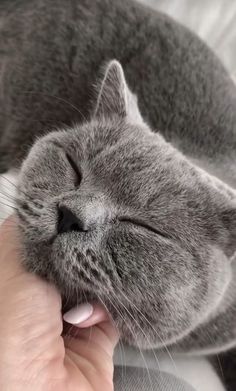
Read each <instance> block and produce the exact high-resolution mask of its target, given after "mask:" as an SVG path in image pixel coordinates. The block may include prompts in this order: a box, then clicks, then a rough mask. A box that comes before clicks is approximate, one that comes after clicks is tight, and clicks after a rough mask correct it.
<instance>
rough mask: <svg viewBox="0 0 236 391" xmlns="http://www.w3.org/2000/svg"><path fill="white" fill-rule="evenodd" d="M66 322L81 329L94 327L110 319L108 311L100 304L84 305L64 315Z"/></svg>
mask: <svg viewBox="0 0 236 391" xmlns="http://www.w3.org/2000/svg"><path fill="white" fill-rule="evenodd" d="M63 319H64V321H66V322H67V323H69V324H72V325H74V326H77V327H80V328H86V327H91V326H94V325H95V324H97V323H100V322H104V321H106V320H108V319H109V317H108V314H107V312H106V310H105V309H104V308H103V307H102V306H101V305H98V304H90V303H84V304H80V305H78V306H77V307H74V308H72V309H71V310H69V311H68V312H66V313H65V314H64V315H63Z"/></svg>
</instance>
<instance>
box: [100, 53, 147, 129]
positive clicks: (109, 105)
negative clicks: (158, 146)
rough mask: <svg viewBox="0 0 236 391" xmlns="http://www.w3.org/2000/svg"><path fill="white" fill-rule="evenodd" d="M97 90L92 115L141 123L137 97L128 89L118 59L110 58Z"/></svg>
mask: <svg viewBox="0 0 236 391" xmlns="http://www.w3.org/2000/svg"><path fill="white" fill-rule="evenodd" d="M98 91H99V92H98V97H97V102H96V107H95V110H94V117H96V118H111V117H114V116H119V117H120V118H127V119H128V120H129V121H131V122H134V123H143V119H142V116H141V114H140V111H139V108H138V103H137V98H136V96H135V95H134V94H133V93H132V92H131V91H130V89H129V87H128V85H127V83H126V80H125V75H124V71H123V68H122V66H121V64H120V63H119V62H118V61H116V60H112V61H110V62H109V63H108V65H107V67H106V69H105V75H104V78H103V80H102V83H101V84H100V86H99V90H98Z"/></svg>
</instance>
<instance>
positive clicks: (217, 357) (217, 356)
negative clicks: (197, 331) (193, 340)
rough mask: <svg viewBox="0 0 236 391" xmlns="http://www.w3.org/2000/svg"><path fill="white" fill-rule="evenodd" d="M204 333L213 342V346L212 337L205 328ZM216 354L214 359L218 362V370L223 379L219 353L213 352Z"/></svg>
mask: <svg viewBox="0 0 236 391" xmlns="http://www.w3.org/2000/svg"><path fill="white" fill-rule="evenodd" d="M205 333H206V334H207V336H208V338H209V340H210V341H211V342H213V344H212V345H213V346H214V342H215V341H214V339H213V338H212V336H211V334H210V333H209V332H208V331H207V330H205ZM215 355H216V359H217V362H218V365H219V369H220V372H221V375H222V379H223V380H225V375H224V371H223V368H222V364H221V361H220V356H219V354H217V353H216V354H215Z"/></svg>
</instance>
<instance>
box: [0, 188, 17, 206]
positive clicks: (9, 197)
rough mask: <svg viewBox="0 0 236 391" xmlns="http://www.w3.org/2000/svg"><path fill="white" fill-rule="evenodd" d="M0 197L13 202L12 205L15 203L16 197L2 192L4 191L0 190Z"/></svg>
mask: <svg viewBox="0 0 236 391" xmlns="http://www.w3.org/2000/svg"><path fill="white" fill-rule="evenodd" d="M0 197H6V198H8V199H9V200H11V201H12V202H14V203H15V202H16V197H14V196H13V195H12V194H8V193H6V192H4V189H1V190H0Z"/></svg>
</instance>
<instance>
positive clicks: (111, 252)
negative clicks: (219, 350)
mask: <svg viewBox="0 0 236 391" xmlns="http://www.w3.org/2000/svg"><path fill="white" fill-rule="evenodd" d="M231 209H232V208H231ZM233 213H234V212H233ZM18 214H19V219H20V229H21V233H22V238H23V243H24V249H25V264H26V267H27V268H28V269H29V270H30V271H32V272H34V273H37V274H39V275H41V276H43V277H45V278H47V279H48V280H51V281H53V282H54V283H55V284H56V285H57V286H58V288H59V290H60V292H61V294H62V297H63V301H64V307H65V308H69V307H71V306H73V305H75V304H77V303H79V302H83V301H85V299H87V300H95V301H100V302H102V303H103V304H104V305H105V306H106V307H107V309H108V310H109V311H110V313H111V315H112V317H113V319H114V321H115V322H116V325H117V327H118V329H119V332H120V334H121V337H122V338H123V339H124V340H125V341H127V342H128V343H130V344H133V345H137V346H141V347H145V348H150V347H153V346H163V344H170V343H173V342H175V341H177V340H178V339H180V338H182V337H183V336H185V335H186V334H187V333H188V332H189V331H190V330H192V329H194V328H195V327H196V325H198V324H199V323H200V322H202V321H203V320H204V319H205V318H206V317H207V316H208V315H209V313H210V312H211V311H213V310H214V308H215V307H216V306H217V305H218V303H219V301H220V300H221V298H222V295H223V293H224V291H225V289H226V287H227V285H228V283H229V280H230V261H229V257H230V256H231V255H232V252H233V250H232V246H231V243H232V241H233V239H234V240H235V231H234V228H232V221H231V217H232V211H231V210H230V212H229V200H228V199H227V198H226V196H225V195H224V194H223V193H222V192H220V191H218V190H216V189H214V188H213V186H211V185H209V183H208V180H206V178H205V177H204V175H202V173H201V172H200V171H199V170H198V169H197V168H196V167H194V166H193V165H192V164H191V163H190V162H188V161H187V160H186V159H185V157H184V156H183V155H182V154H181V153H179V152H178V151H176V150H175V149H174V148H173V147H172V146H171V145H170V144H168V143H167V142H166V141H165V140H164V139H163V138H162V137H161V136H160V135H159V134H154V133H152V132H151V131H150V129H149V128H148V126H147V125H146V124H145V123H144V122H143V120H142V118H141V115H140V113H139V111H138V106H137V103H136V99H135V97H134V96H133V95H132V93H131V92H130V91H129V89H128V87H127V84H126V82H125V79H124V74H123V71H122V68H121V66H120V64H119V63H117V62H116V61H112V62H111V63H109V65H108V67H107V70H106V73H105V77H104V79H103V82H102V84H101V89H100V92H99V95H98V101H97V105H96V109H95V111H94V113H93V116H92V119H91V121H90V122H89V123H85V124H81V125H76V126H74V127H73V128H71V129H65V130H62V131H58V132H53V133H50V134H49V135H47V136H45V137H43V138H42V139H40V140H39V141H37V142H36V143H35V145H34V146H33V148H32V150H31V151H30V153H29V155H28V157H27V159H26V161H25V162H24V164H23V167H22V170H21V174H20V181H19V188H18Z"/></svg>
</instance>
